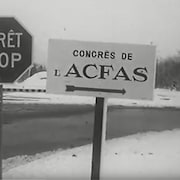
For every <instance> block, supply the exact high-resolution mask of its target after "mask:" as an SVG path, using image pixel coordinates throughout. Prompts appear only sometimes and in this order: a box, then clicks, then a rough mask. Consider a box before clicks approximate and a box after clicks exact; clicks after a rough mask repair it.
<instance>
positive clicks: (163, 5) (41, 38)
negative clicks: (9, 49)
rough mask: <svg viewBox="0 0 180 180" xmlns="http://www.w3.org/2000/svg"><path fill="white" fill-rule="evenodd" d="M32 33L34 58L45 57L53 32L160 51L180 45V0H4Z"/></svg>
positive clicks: (5, 12) (4, 11)
mask: <svg viewBox="0 0 180 180" xmlns="http://www.w3.org/2000/svg"><path fill="white" fill-rule="evenodd" d="M0 16H15V17H16V18H17V20H18V21H19V22H20V23H22V24H23V25H24V27H26V29H27V30H28V31H29V32H30V33H31V34H32V36H33V40H34V41H33V42H34V44H33V45H34V50H33V61H35V62H39V63H45V64H46V61H47V53H48V52H47V47H48V39H49V38H60V39H73V40H85V41H101V42H119V43H133V44H134V43H135V44H150V43H151V42H152V43H153V44H154V45H156V46H157V56H158V57H159V56H160V57H166V56H169V55H173V54H176V52H177V51H178V50H180V0H0Z"/></svg>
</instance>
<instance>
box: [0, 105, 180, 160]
mask: <svg viewBox="0 0 180 180" xmlns="http://www.w3.org/2000/svg"><path fill="white" fill-rule="evenodd" d="M179 117H180V109H174V108H162V109H160V108H159V109H156V108H130V107H122V106H114V107H109V108H108V115H107V118H108V120H107V139H111V138H116V137H122V136H127V135H130V134H134V133H138V132H147V131H163V130H168V129H169V130H171V129H174V128H180V120H179ZM93 123H94V107H93V106H91V105H55V104H53V105H52V104H51V105H48V104H26V105H25V104H4V106H3V159H6V158H8V157H13V156H16V155H34V154H36V153H41V152H45V151H52V150H56V149H59V148H72V147H75V146H80V145H84V144H88V143H91V142H92V135H93Z"/></svg>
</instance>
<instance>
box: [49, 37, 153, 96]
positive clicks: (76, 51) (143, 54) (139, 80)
mask: <svg viewBox="0 0 180 180" xmlns="http://www.w3.org/2000/svg"><path fill="white" fill-rule="evenodd" d="M48 53H49V55H48V67H47V73H48V74H47V92H49V93H58V94H68V95H69V94H71V95H85V96H95V97H118V98H128V99H152V98H153V89H154V81H155V46H152V45H133V44H118V43H98V42H82V41H72V40H50V41H49V52H48Z"/></svg>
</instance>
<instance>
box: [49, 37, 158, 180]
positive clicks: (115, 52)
mask: <svg viewBox="0 0 180 180" xmlns="http://www.w3.org/2000/svg"><path fill="white" fill-rule="evenodd" d="M154 82H155V47H154V46H150V45H132V44H117V43H99V42H82V41H70V40H50V41H49V52H48V67H47V92H48V93H54V94H66V95H81V96H94V97H96V105H95V120H94V133H93V153H92V171H91V180H99V179H100V176H101V160H102V158H101V156H102V149H103V145H104V143H105V136H106V121H107V117H106V116H107V98H109V97H114V98H127V99H142V100H150V99H153V90H154V85H155V83H154Z"/></svg>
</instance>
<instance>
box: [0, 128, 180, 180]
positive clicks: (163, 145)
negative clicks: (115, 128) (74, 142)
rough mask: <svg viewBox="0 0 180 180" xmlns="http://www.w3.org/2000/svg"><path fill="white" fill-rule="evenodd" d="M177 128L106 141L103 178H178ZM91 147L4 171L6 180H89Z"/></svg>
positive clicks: (46, 157)
mask: <svg viewBox="0 0 180 180" xmlns="http://www.w3.org/2000/svg"><path fill="white" fill-rule="evenodd" d="M179 137H180V129H174V130H172V131H163V132H148V133H139V134H135V135H130V136H127V137H122V138H118V139H113V140H110V141H107V143H106V145H105V147H104V148H103V153H104V154H103V160H102V179H104V180H107V179H113V178H117V179H119V178H123V179H126V178H127V179H131V178H132V179H136V178H137V179H141V178H142V179H146V178H148V179H153V180H154V179H158V180H159V179H161V178H162V179H166V178H167V179H179V178H180V171H179V167H180V141H179ZM91 158H92V146H91V145H85V146H82V147H77V148H73V149H68V150H64V151H57V152H54V153H53V154H51V155H49V156H45V157H43V158H41V159H37V160H35V161H33V162H30V163H27V164H25V165H21V166H18V167H15V168H12V169H10V170H9V171H6V172H4V174H3V177H4V178H5V179H6V178H7V179H11V178H16V179H30V178H31V179H41V180H45V179H71V180H72V179H83V180H86V179H90V173H91Z"/></svg>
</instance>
